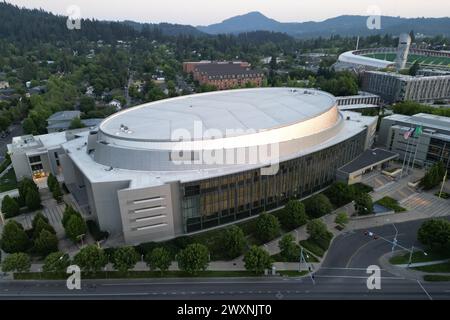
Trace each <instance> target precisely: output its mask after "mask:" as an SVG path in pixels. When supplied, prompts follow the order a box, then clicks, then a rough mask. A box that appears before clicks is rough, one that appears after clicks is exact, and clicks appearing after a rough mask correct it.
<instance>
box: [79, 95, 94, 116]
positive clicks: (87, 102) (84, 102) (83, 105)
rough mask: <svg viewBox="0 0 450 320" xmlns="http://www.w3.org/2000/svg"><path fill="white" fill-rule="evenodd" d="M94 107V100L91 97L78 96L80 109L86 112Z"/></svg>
mask: <svg viewBox="0 0 450 320" xmlns="http://www.w3.org/2000/svg"><path fill="white" fill-rule="evenodd" d="M94 109H95V100H94V99H93V98H91V97H86V96H83V97H81V98H80V111H81V112H84V113H88V112H89V111H92V110H94Z"/></svg>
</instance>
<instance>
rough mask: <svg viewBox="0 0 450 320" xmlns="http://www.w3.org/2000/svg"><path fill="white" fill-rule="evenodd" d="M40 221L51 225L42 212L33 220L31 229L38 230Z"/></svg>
mask: <svg viewBox="0 0 450 320" xmlns="http://www.w3.org/2000/svg"><path fill="white" fill-rule="evenodd" d="M39 221H43V222H44V223H46V224H49V221H48V218H47V217H46V216H44V215H43V214H42V212H41V211H39V212H38V213H36V215H35V216H34V217H33V220H32V221H31V227H32V228H33V229H36V225H37V224H38V222H39Z"/></svg>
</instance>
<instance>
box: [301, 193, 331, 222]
mask: <svg viewBox="0 0 450 320" xmlns="http://www.w3.org/2000/svg"><path fill="white" fill-rule="evenodd" d="M304 204H305V209H306V213H307V214H308V216H310V217H311V218H319V217H321V216H323V215H326V214H328V213H330V212H331V211H332V210H333V206H332V204H331V202H330V200H329V199H328V197H327V196H325V195H324V194H322V193H319V194H317V195H314V196H312V197H310V198H308V199H306V200H305V201H304Z"/></svg>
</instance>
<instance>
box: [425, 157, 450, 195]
mask: <svg viewBox="0 0 450 320" xmlns="http://www.w3.org/2000/svg"><path fill="white" fill-rule="evenodd" d="M444 175H445V168H444V164H443V163H442V161H439V162H436V163H435V164H434V165H432V166H431V167H430V169H428V171H427V173H426V174H425V176H424V177H423V178H422V180H420V185H421V186H422V187H423V188H424V189H425V190H429V189H432V188H434V187H435V186H437V185H438V184H439V183H441V182H442V180H443V179H444Z"/></svg>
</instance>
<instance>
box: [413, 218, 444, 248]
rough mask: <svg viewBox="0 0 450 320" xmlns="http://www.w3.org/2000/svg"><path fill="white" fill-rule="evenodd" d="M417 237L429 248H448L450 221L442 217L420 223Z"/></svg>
mask: <svg viewBox="0 0 450 320" xmlns="http://www.w3.org/2000/svg"><path fill="white" fill-rule="evenodd" d="M417 239H418V240H419V241H420V242H421V243H422V244H424V245H426V246H427V247H429V248H430V249H448V250H450V222H449V221H447V220H443V219H430V220H427V221H425V222H424V223H422V225H421V226H420V228H419V230H418V232H417Z"/></svg>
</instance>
